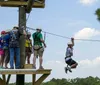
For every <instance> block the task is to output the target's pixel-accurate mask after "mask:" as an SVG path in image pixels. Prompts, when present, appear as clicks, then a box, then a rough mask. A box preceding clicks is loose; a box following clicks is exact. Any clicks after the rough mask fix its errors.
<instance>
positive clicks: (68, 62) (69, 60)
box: [65, 57, 72, 73]
mask: <svg viewBox="0 0 100 85" xmlns="http://www.w3.org/2000/svg"><path fill="white" fill-rule="evenodd" d="M71 61H72V59H71V58H70V57H68V58H66V59H65V62H66V64H67V66H66V67H65V72H66V73H67V71H68V70H69V72H72V70H71V67H70V66H71Z"/></svg>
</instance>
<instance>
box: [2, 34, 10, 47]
mask: <svg viewBox="0 0 100 85" xmlns="http://www.w3.org/2000/svg"><path fill="white" fill-rule="evenodd" d="M9 39H10V35H9V34H6V35H4V36H3V47H4V48H8V47H9Z"/></svg>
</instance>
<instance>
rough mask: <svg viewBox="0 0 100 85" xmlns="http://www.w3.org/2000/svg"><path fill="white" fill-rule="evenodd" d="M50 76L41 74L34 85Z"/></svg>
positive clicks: (38, 84)
mask: <svg viewBox="0 0 100 85" xmlns="http://www.w3.org/2000/svg"><path fill="white" fill-rule="evenodd" d="M49 75H50V74H43V75H42V76H41V77H40V78H39V79H38V80H37V81H36V82H35V85H40V84H41V83H42V82H43V81H44V80H45V79H46V78H47V77H48V76H49Z"/></svg>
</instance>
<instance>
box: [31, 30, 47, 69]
mask: <svg viewBox="0 0 100 85" xmlns="http://www.w3.org/2000/svg"><path fill="white" fill-rule="evenodd" d="M41 31H42V30H41V29H40V28H37V29H36V32H35V33H33V35H32V37H33V42H34V43H33V53H34V57H33V69H36V58H37V57H38V56H39V63H40V64H39V69H44V68H43V66H42V63H43V52H44V47H45V48H46V44H45V42H44V40H43V36H42V33H41ZM43 45H44V47H43Z"/></svg>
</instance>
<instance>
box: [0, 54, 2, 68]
mask: <svg viewBox="0 0 100 85" xmlns="http://www.w3.org/2000/svg"><path fill="white" fill-rule="evenodd" d="M1 67H2V56H1V55H0V68H1Z"/></svg>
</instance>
